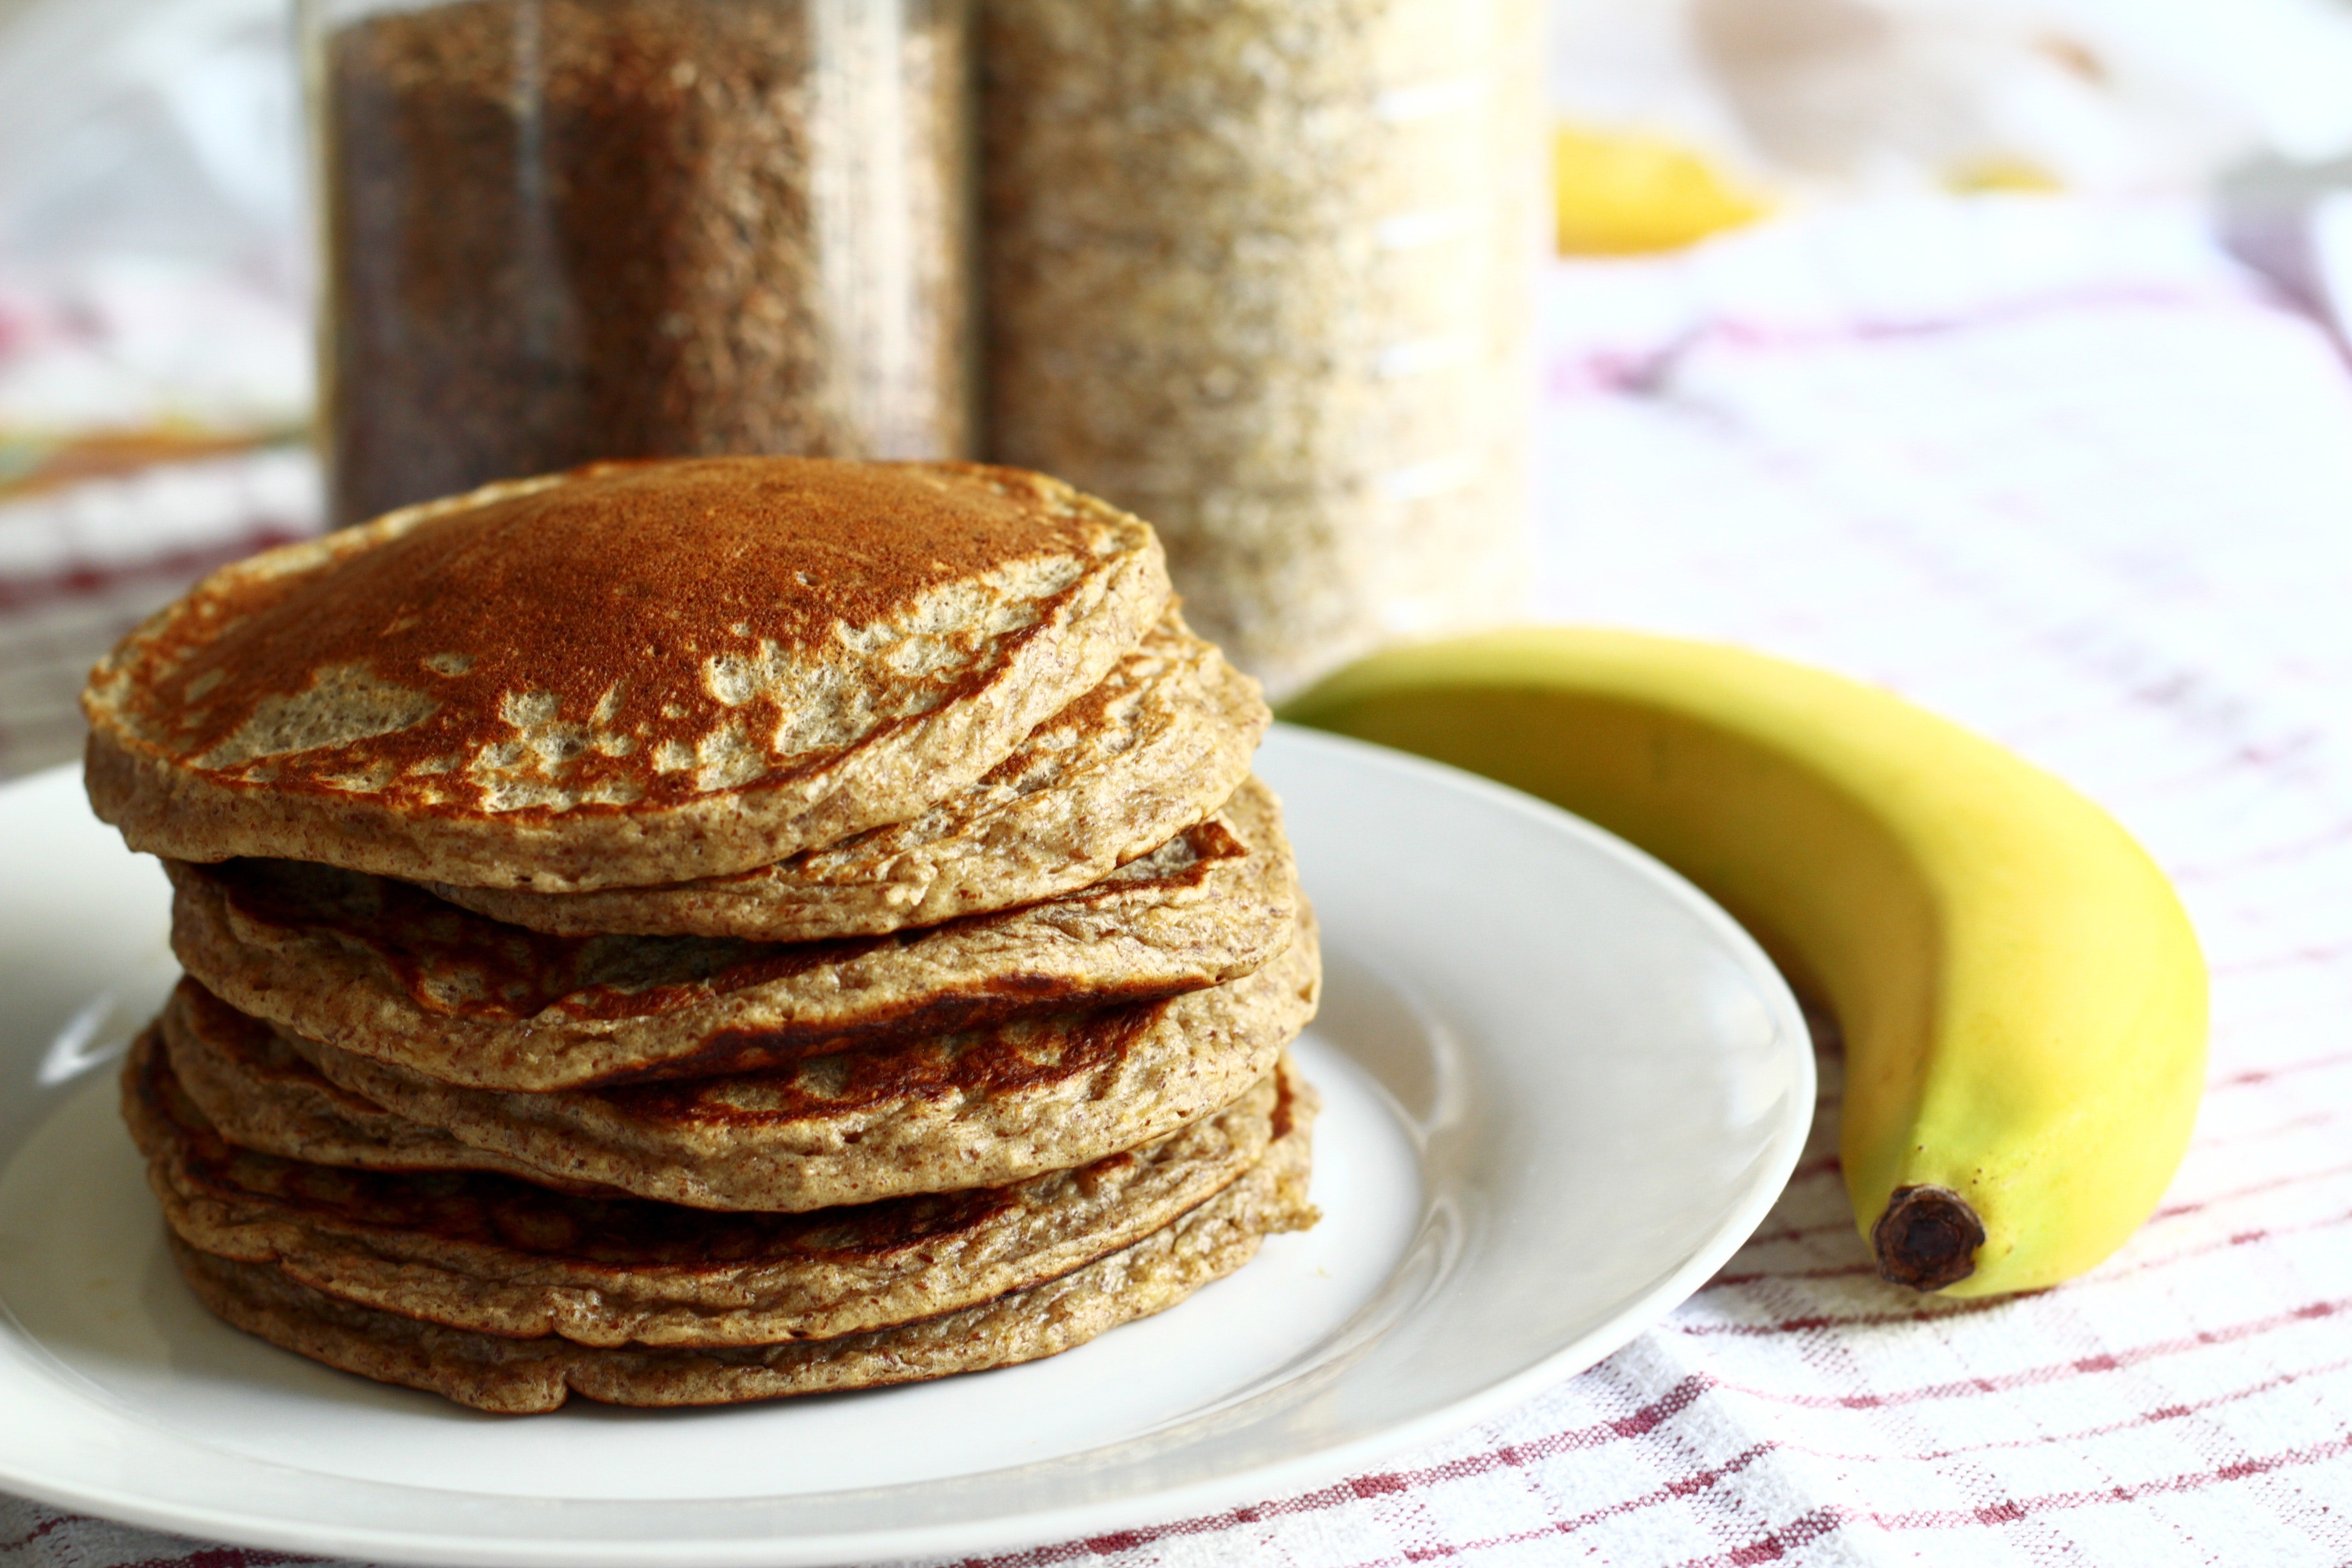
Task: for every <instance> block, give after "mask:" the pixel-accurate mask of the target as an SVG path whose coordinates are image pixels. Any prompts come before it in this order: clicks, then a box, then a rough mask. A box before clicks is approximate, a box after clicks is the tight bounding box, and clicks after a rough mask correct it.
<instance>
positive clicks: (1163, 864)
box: [170, 780, 1297, 1091]
mask: <svg viewBox="0 0 2352 1568" xmlns="http://www.w3.org/2000/svg"><path fill="white" fill-rule="evenodd" d="M170 869H171V873H172V879H173V884H174V892H173V949H174V950H175V951H176V952H178V954H179V957H180V962H181V963H184V964H185V965H186V966H187V970H188V973H191V974H192V975H194V977H195V978H196V979H198V980H199V981H201V982H203V983H204V984H205V987H206V988H207V989H209V990H211V991H212V992H214V993H215V994H217V995H219V996H221V997H222V998H224V999H225V1000H226V1001H227V1002H229V1003H230V1004H232V1005H235V1006H236V1007H238V1008H240V1009H242V1010H244V1011H246V1012H249V1013H253V1014H257V1015H258V1016H262V1017H266V1018H268V1019H270V1020H271V1021H272V1022H274V1023H278V1024H283V1025H285V1026H287V1027H288V1028H289V1029H291V1030H293V1031H295V1032H296V1033H298V1034H300V1035H303V1036H305V1037H309V1038H310V1039H314V1040H320V1041H323V1042H324V1043H326V1044H328V1045H331V1046H335V1047H340V1048H341V1049H343V1050H346V1051H350V1052H352V1053H354V1054H357V1055H360V1056H363V1057H369V1058H374V1059H377V1060H380V1061H384V1062H389V1063H394V1064H397V1065H399V1066H402V1067H405V1068H413V1069H415V1071H417V1072H420V1073H423V1074H425V1075H426V1076H428V1077H432V1078H436V1079H442V1080H444V1081H446V1082H449V1083H455V1084H463V1085H466V1086H467V1087H469V1088H475V1089H517V1090H524V1091H545V1090H550V1089H575V1088H582V1087H585V1086H588V1085H592V1084H599V1083H612V1082H617V1081H624V1080H627V1079H645V1078H676V1077H707V1076H709V1075H711V1074H715V1073H730V1072H740V1071H745V1070H750V1069H752V1068H767V1067H776V1066H782V1065H785V1064H789V1063H791V1062H793V1061H796V1060H799V1059H801V1058H804V1057H808V1056H814V1055H819V1054H823V1053H825V1052H829V1051H836V1050H840V1049H843V1048H845V1047H846V1048H854V1047H855V1046H856V1042H858V1041H859V1040H861V1039H867V1038H871V1037H877V1036H880V1035H886V1034H887V1035H891V1036H900V1035H906V1034H910V1033H919V1032H938V1031H945V1030H950V1029H958V1028H962V1027H965V1026H970V1025H973V1024H977V1023H983V1022H986V1021H989V1020H992V1019H997V1018H1008V1017H1017V1016H1024V1015H1030V1014H1040V1013H1051V1012H1061V1011H1066V1010H1069V1009H1071V1008H1074V1007H1089V1006H1099V1005H1107V1004H1109V1003H1114V1002H1119V1001H1125V1000H1132V999H1143V998H1150V997H1155V996H1165V995H1170V994H1175V993H1178V992H1181V991H1188V990H1198V989H1200V988H1202V987H1203V986H1208V985H1214V984H1220V983H1221V982H1223V981H1225V980H1229V979H1232V978H1234V977H1235V976H1237V975H1241V974H1244V973H1249V972H1250V971H1252V970H1255V969H1257V968H1259V967H1261V966H1263V965H1264V964H1265V963H1266V962H1267V961H1268V960H1270V959H1271V958H1273V957H1274V956H1275V955H1276V953H1278V952H1281V951H1282V949H1283V947H1284V946H1285V945H1286V944H1287V943H1288V942H1289V940H1290V933H1291V931H1292V930H1293V928H1294V927H1295V925H1296V919H1297V876H1296V872H1295V869H1294V867H1293V864H1292V859H1291V854H1290V847H1289V844H1288V841H1287V840H1286V839H1285V838H1284V837H1283V834H1282V826H1281V810H1280V807H1279V806H1278V805H1276V801H1275V799H1274V795H1273V792H1271V791H1270V790H1268V789H1266V788H1265V785H1264V784H1259V783H1257V782H1256V781H1255V780H1252V781H1250V782H1248V783H1246V784H1244V786H1243V788H1242V789H1241V790H1240V791H1239V792H1237V793H1236V795H1234V798H1233V799H1232V800H1231V801H1229V802H1227V803H1226V805H1225V808H1224V810H1223V811H1222V812H1220V813H1219V814H1218V815H1217V816H1213V817H1212V818H1210V819H1209V820H1208V821H1206V822H1203V823H1199V824H1196V825H1194V826H1192V827H1188V828H1186V829H1184V830H1183V831H1182V832H1181V833H1180V834H1178V835H1177V836H1176V837H1175V838H1173V839H1172V840H1171V841H1170V842H1169V843H1168V844H1166V845H1164V846H1162V847H1160V849H1159V850H1156V851H1154V852H1153V853H1152V854H1150V855H1148V856H1146V857H1144V858H1142V859H1139V860H1135V861H1131V862H1129V864H1128V865H1126V866H1124V867H1121V868H1119V869H1118V871H1115V872H1113V873H1112V874H1111V875H1110V876H1109V877H1108V878H1106V879H1104V880H1102V881H1100V882H1098V883H1097V884H1095V885H1094V886H1093V887H1091V888H1084V889H1077V890H1076V891H1074V892H1069V893H1064V894H1060V895H1058V896H1056V897H1055V898H1052V899H1048V900H1043V901H1041V902H1039V903H1035V904H1032V905H1029V906H1027V907H1025V908H1024V909H1019V910H1002V911H999V912H997V913H995V914H989V915H975V916H971V917H968V918H967V919H964V920H961V921H953V922H950V924H947V925H941V926H929V927H925V928H923V929H921V930H918V931H901V932H898V933H894V934H891V935H885V936H878V937H858V938H845V939H841V940H838V941H835V942H799V943H772V942H743V941H740V940H738V939H734V938H722V937H646V936H592V937H559V936H549V935H546V934H544V933H541V932H536V931H524V930H522V929H521V928H520V927H517V926H509V925H504V924H501V923H499V922H498V921H492V920H489V919H488V918H487V917H485V916H481V915H478V914H474V913H472V912H471V911H469V910H461V909H459V908H457V906H455V905H452V904H449V903H446V902H444V901H443V900H439V899H436V898H435V897H433V896H432V895H431V894H429V893H426V892H425V891H423V890H422V889H418V888H415V887H414V886H412V885H410V884H408V883H404V882H398V881H394V880H392V879H388V878H382V877H373V876H370V875H368V874H367V873H365V872H361V871H346V870H342V869H340V868H335V867H329V866H318V865H313V864H310V863H307V862H303V861H292V860H232V861H228V862H226V863H225V864H222V865H219V866H197V865H191V864H189V863H187V862H173V863H172V864H171V866H170Z"/></svg>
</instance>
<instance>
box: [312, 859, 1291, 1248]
mask: <svg viewBox="0 0 2352 1568" xmlns="http://www.w3.org/2000/svg"><path fill="white" fill-rule="evenodd" d="M1319 984H1320V972H1319V969H1318V958H1317V952H1316V942H1315V932H1314V928H1313V924H1312V921H1311V917H1309V916H1308V915H1307V911H1306V910H1305V906H1304V905H1303V903H1302V906H1301V924H1300V929H1299V931H1298V935H1297V940H1296V941H1294V942H1292V943H1291V944H1290V946H1289V948H1288V949H1287V950H1286V951H1285V952H1284V953H1283V955H1282V956H1281V957H1280V958H1277V959H1276V960H1275V961H1274V962H1273V963H1269V964H1267V965H1266V966H1265V968H1264V969H1261V970H1259V971H1257V973H1255V974H1250V975H1245V976H1244V977H1243V978H1242V979H1240V980H1235V981H1232V982H1229V983H1228V984H1223V985H1219V986H1214V987H1212V988H1210V989H1208V990H1204V991H1192V992H1187V993H1186V994H1183V995H1181V996H1176V997H1171V998H1168V999H1165V1000H1162V1001H1159V1002H1142V1003H1130V1004H1128V1005H1124V1006H1118V1007H1105V1008H1098V1009H1097V1010H1095V1011H1092V1012H1087V1013H1072V1014H1063V1015H1057V1016H1049V1017H1045V1018H1023V1019H1014V1020H1013V1021H1011V1022H1009V1023H1003V1024H996V1025H992V1026H989V1027H987V1028H984V1029H975V1030H969V1031H963V1032H960V1033H957V1034H951V1035H942V1036H933V1037H922V1038H919V1039H915V1040H910V1041H905V1042H901V1043H899V1044H897V1045H894V1046H892V1047H889V1048H887V1049H876V1050H867V1051H853V1052H846V1053H844V1054H841V1055H838V1056H825V1057H814V1058H809V1059H808V1060H806V1061H803V1062H801V1063H800V1064H798V1065H797V1066H796V1067H793V1068H784V1069H779V1070H776V1071H772V1072H763V1073H746V1074H740V1075H735V1076H730V1077H726V1078H714V1079H687V1080H677V1079H672V1080H665V1081H657V1082H652V1083H639V1084H627V1085H622V1086H620V1087H617V1088H606V1089H564V1090H561V1091H557V1092H554V1093H547V1094H513V1093H501V1092H499V1091H496V1090H490V1089H460V1088H457V1087H455V1086H452V1085H450V1084H446V1083H443V1082H441V1081H439V1080H438V1079H430V1078H426V1077H425V1076H424V1075H423V1074H421V1073H417V1072H414V1071H411V1070H410V1069H408V1068H401V1067H394V1066H392V1065H390V1064H388V1063H384V1062H378V1061H371V1060H369V1059H368V1058H365V1057H358V1056H353V1055H352V1054H351V1053H349V1052H346V1051H340V1050H337V1049H335V1048H334V1047H331V1046H325V1045H320V1044H319V1043H318V1042H316V1041H312V1040H305V1039H302V1038H300V1037H297V1036H291V1035H281V1037H282V1038H284V1039H285V1040H286V1042H287V1043H288V1044H289V1045H290V1046H292V1047H293V1048H294V1049H295V1050H296V1051H298V1052H299V1053H300V1054H301V1055H302V1056H303V1057H304V1058H306V1059H307V1060H309V1061H310V1064H311V1065H312V1066H313V1067H315V1068H318V1069H319V1071H320V1073H322V1074H323V1075H324V1076H325V1077H326V1078H327V1079H329V1080H330V1081H331V1082H332V1083H334V1084H335V1085H337V1086H338V1087H339V1088H341V1089H344V1090H346V1091H347V1092H349V1093H352V1094H355V1095H358V1096H361V1097H362V1098H363V1099H364V1100H369V1101H371V1102H373V1104H376V1105H379V1106H381V1107H383V1109H384V1110H390V1111H394V1112H396V1113H397V1114H399V1115H401V1116H404V1117H405V1118H407V1119H408V1120H409V1121H416V1122H422V1123H424V1124H425V1125H426V1126H428V1127H436V1128H440V1129H442V1130H444V1131H446V1132H448V1133H449V1134H450V1135H451V1136H452V1137H454V1138H456V1139H457V1141H458V1142H463V1143H466V1144H468V1145H470V1146H471V1147H473V1148H477V1149H482V1150H487V1151H489V1152H493V1153H497V1154H499V1155H503V1156H505V1157H506V1158H508V1159H510V1160H514V1161H519V1162H520V1163H523V1164H524V1165H527V1166H529V1167H530V1168H531V1169H532V1170H534V1171H540V1172H544V1173H547V1174H548V1175H549V1176H551V1177H554V1178H556V1179H558V1180H562V1181H569V1182H586V1183H593V1184H597V1185H600V1186H605V1187H616V1188H619V1189H621V1190H623V1191H625V1192H629V1193H634V1194H636V1195H638V1196H639V1197H647V1198H654V1199H657V1200H659V1201H661V1202H664V1203H673V1204H683V1205H688V1206H690V1207H695V1208H714V1209H768V1210H802V1209H814V1208H825V1207H830V1206H832V1205H836V1204H862V1203H872V1202H876V1201H878V1200H880V1199H883V1198H891V1197H901V1196H905V1195H907V1194H912V1193H932V1192H949V1191H953V1190H956V1189H959V1188H963V1187H982V1186H1000V1185H1003V1184H1006V1183H1009V1182H1017V1181H1022V1180H1025V1179H1026V1178H1028V1177H1030V1176H1034V1175H1036V1174H1038V1173H1041V1172H1045V1171H1054V1170H1062V1169H1066V1168H1067V1167H1070V1166H1074V1165H1082V1164H1086V1163H1088V1162H1090V1161H1093V1160H1098V1159H1100V1158H1102V1157H1103V1156H1104V1155H1106V1154H1111V1153H1116V1152H1118V1151H1120V1150H1123V1149H1133V1148H1135V1147H1137V1146H1138V1145H1139V1144H1142V1143H1147V1142H1150V1141H1151V1140H1153V1139H1155V1138H1160V1137H1164V1136H1165V1135H1167V1134H1168V1133H1170V1132H1172V1131H1175V1130H1176V1129H1177V1128H1180V1127H1182V1126H1184V1125H1186V1124H1188V1123H1190V1122H1192V1121H1197V1120H1198V1119H1199V1118H1201V1117H1202V1116H1206V1115H1208V1114H1209V1113H1210V1112H1212V1111H1213V1110H1217V1109H1218V1108H1219V1107H1220V1106H1223V1105H1227V1104H1230V1103H1231V1102H1232V1101H1233V1100H1235V1099H1237V1098H1238V1097H1239V1096H1240V1095H1241V1094H1242V1093H1243V1091H1244V1090H1245V1089H1248V1088H1249V1086H1250V1085H1251V1084H1253V1083H1255V1082H1256V1081H1257V1080H1258V1079H1261V1078H1264V1077H1265V1075H1266V1074H1267V1073H1268V1072H1270V1071H1272V1070H1273V1068H1274V1063H1275V1058H1276V1057H1277V1056H1279V1055H1280V1054H1281V1051H1282V1047H1284V1046H1286V1045H1287V1044H1289V1043H1290V1041H1291V1040H1292V1039H1293V1038H1295V1037H1297V1034H1298V1031H1299V1030H1300V1029H1302V1028H1304V1027H1305V1026H1306V1024H1307V1020H1308V1019H1309V1018H1310V1017H1312V1016H1314V1012H1315V1004H1316V999H1317V994H1318V989H1319Z"/></svg>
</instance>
